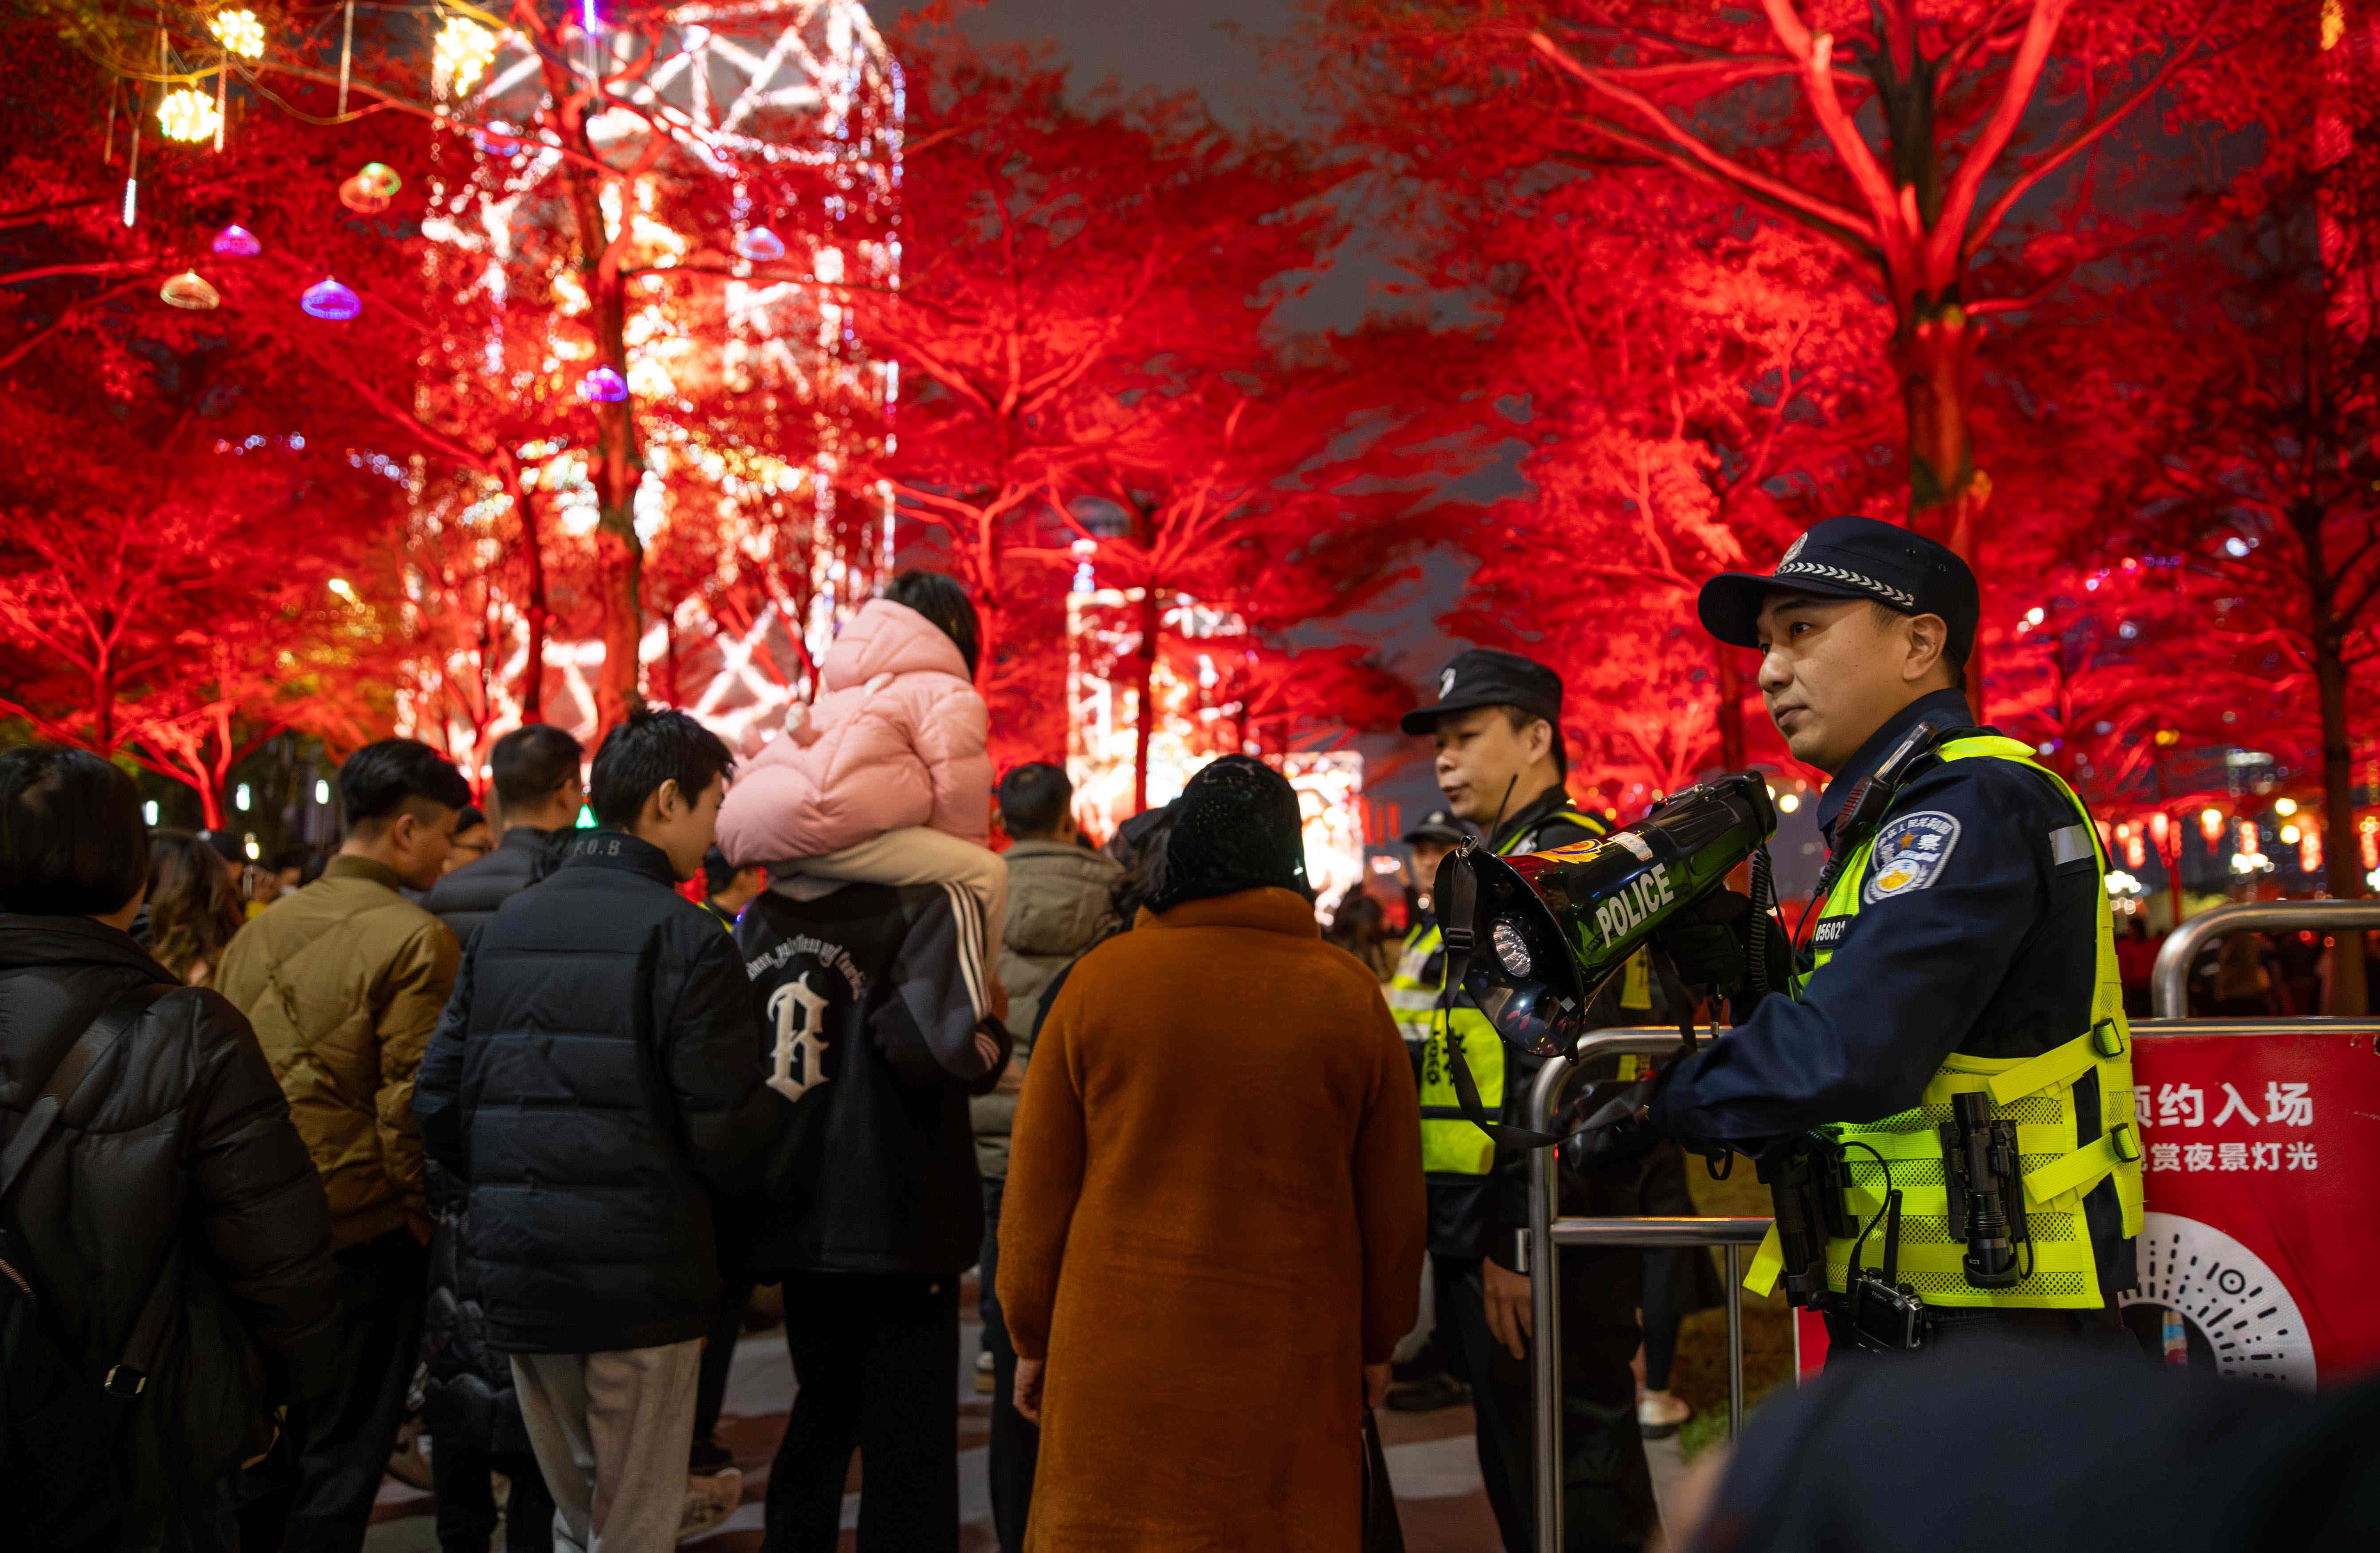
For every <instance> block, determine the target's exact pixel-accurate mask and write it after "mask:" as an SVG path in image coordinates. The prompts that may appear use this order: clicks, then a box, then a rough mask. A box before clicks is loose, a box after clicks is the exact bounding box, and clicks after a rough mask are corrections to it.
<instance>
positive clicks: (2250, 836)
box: [2240, 819, 2265, 857]
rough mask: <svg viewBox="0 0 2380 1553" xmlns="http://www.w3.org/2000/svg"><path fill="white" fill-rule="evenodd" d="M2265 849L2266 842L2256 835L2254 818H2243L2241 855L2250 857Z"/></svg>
mask: <svg viewBox="0 0 2380 1553" xmlns="http://www.w3.org/2000/svg"><path fill="white" fill-rule="evenodd" d="M2264 850H2265V845H2264V843H2263V842H2262V841H2260V840H2259V839H2258V838H2257V835H2256V822H2255V821H2254V820H2253V819H2243V820H2241V821H2240V853H2241V855H2244V856H2248V857H2253V856H2255V855H2257V854H2259V853H2261V852H2263V851H2264Z"/></svg>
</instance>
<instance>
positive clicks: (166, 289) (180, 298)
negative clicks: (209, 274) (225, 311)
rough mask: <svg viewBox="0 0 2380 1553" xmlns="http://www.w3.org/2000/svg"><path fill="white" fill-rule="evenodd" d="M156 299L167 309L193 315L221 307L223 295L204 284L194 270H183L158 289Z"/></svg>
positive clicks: (203, 278) (201, 277)
mask: <svg viewBox="0 0 2380 1553" xmlns="http://www.w3.org/2000/svg"><path fill="white" fill-rule="evenodd" d="M157 297H158V299H159V300H160V301H163V302H164V304H165V305H166V306H167V307H169V308H184V309H188V310H189V311H191V312H194V313H203V312H212V311H213V310H214V309H217V308H220V307H222V306H223V294H222V293H221V292H218V291H217V290H216V289H215V288H214V287H213V286H212V285H208V284H207V283H206V280H205V277H203V276H201V275H200V273H198V272H197V271H196V270H185V271H183V272H182V273H180V274H178V275H176V276H175V277H174V278H173V279H172V280H169V281H167V282H166V283H165V284H164V285H162V286H160V287H158V290H157Z"/></svg>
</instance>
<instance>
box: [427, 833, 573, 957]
mask: <svg viewBox="0 0 2380 1553" xmlns="http://www.w3.org/2000/svg"><path fill="white" fill-rule="evenodd" d="M577 833H578V832H577V831H568V830H564V831H532V830H530V829H529V828H528V826H526V825H516V826H514V827H513V828H512V829H511V830H509V831H505V832H504V839H503V840H501V841H499V842H497V843H496V846H495V850H494V851H492V852H491V853H489V854H488V855H486V856H485V857H482V858H480V859H479V860H478V861H477V862H473V863H466V864H464V865H463V866H462V867H459V868H457V869H455V871H454V872H453V873H451V874H447V875H446V876H444V877H443V878H442V879H440V880H439V881H438V882H437V883H435V884H433V885H431V887H430V893H429V894H428V895H426V896H424V897H423V898H422V902H421V904H422V908H423V909H424V910H426V911H428V912H429V913H430V914H431V916H435V917H437V918H438V920H439V921H441V922H443V923H444V924H446V928H447V930H448V931H449V932H451V933H453V934H454V935H455V942H456V943H469V942H470V941H471V935H472V934H473V933H475V932H477V931H479V930H480V928H482V927H484V926H486V924H487V921H488V918H490V917H492V916H495V915H496V908H497V907H498V906H501V905H503V904H504V903H505V902H506V901H509V900H511V899H512V898H513V897H514V896H515V895H517V894H519V893H520V892H522V891H524V890H526V889H528V887H529V886H530V885H532V884H535V883H537V882H538V881H539V880H541V879H543V878H545V876H546V875H548V874H550V873H552V872H553V870H554V869H555V868H556V867H559V866H560V865H561V862H562V849H563V845H564V843H566V842H568V841H569V840H570V839H571V838H572V837H573V836H575V835H577Z"/></svg>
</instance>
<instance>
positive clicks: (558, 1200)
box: [413, 711, 782, 1547]
mask: <svg viewBox="0 0 2380 1553" xmlns="http://www.w3.org/2000/svg"><path fill="white" fill-rule="evenodd" d="M730 764H731V761H730V758H729V756H728V753H727V749H726V746H724V745H722V744H721V743H720V742H719V740H718V739H717V737H716V736H715V735H713V734H710V733H709V732H708V731H706V730H705V729H703V728H702V726H701V725H700V724H699V723H697V722H695V721H694V720H693V719H692V718H690V717H687V716H686V714H685V713H683V712H678V711H644V712H637V713H636V714H634V715H632V716H631V717H630V718H629V719H628V720H627V721H626V722H624V723H622V724H621V725H620V726H618V727H616V728H614V729H613V731H612V733H611V734H610V735H609V736H608V737H606V738H605V739H604V741H603V746H602V748H601V750H600V751H598V752H597V754H596V757H595V770H594V782H593V784H592V785H593V789H594V791H593V794H592V798H593V803H594V807H595V814H596V818H597V819H598V820H599V821H600V822H601V827H602V828H601V829H600V830H596V831H586V832H582V833H581V834H580V835H578V836H577V837H576V838H574V839H573V841H572V842H571V843H569V845H568V846H567V847H566V848H565V856H564V858H563V863H562V866H561V867H559V868H557V869H556V870H555V871H554V872H553V875H552V876H551V877H549V878H548V879H547V880H545V881H544V882H543V883H541V884H540V885H538V886H537V888H535V889H533V890H525V891H523V892H520V893H519V894H517V895H516V896H514V897H513V898H512V899H511V900H509V901H506V902H505V903H504V905H503V906H502V907H501V908H499V909H498V911H497V912H496V915H495V916H494V917H492V919H491V920H490V921H489V922H488V923H487V925H486V926H485V927H483V928H480V930H479V931H478V932H477V933H476V934H475V935H473V937H472V940H471V944H470V947H469V948H468V950H467V951H466V952H465V954H464V957H463V965H462V970H461V974H460V975H459V976H458V977H457V978H456V981H455V994H454V997H453V999H452V1000H451V1001H449V1002H448V1004H447V1006H446V1012H445V1014H444V1016H443V1018H442V1019H441V1020H440V1022H439V1025H438V1030H437V1033H436V1035H435V1036H433V1037H431V1043H430V1050H429V1054H428V1055H427V1056H426V1057H424V1058H423V1060H422V1063H421V1071H420V1073H419V1076H418V1077H417V1078H416V1080H415V1086H414V1102H413V1103H414V1111H415V1114H416V1115H417V1116H418V1117H419V1121H420V1124H421V1137H422V1145H423V1147H424V1149H425V1150H426V1152H427V1153H428V1155H429V1157H430V1159H431V1160H432V1161H434V1162H435V1163H437V1164H439V1165H441V1166H443V1167H444V1168H445V1169H447V1170H449V1171H454V1172H455V1175H457V1176H458V1177H459V1178H460V1179H461V1180H462V1181H463V1183H465V1188H466V1190H467V1192H468V1203H467V1206H466V1207H465V1209H464V1215H463V1236H462V1256H461V1267H460V1273H461V1277H462V1279H463V1280H464V1282H465V1283H466V1284H468V1286H469V1287H471V1288H473V1289H475V1290H476V1291H477V1292H478V1297H479V1302H480V1307H481V1310H482V1312H483V1313H484V1317H485V1320H486V1324H487V1326H486V1341H487V1343H488V1344H489V1346H491V1347H492V1348H493V1349H495V1350H496V1351H498V1352H500V1353H505V1354H507V1355H509V1357H510V1359H511V1367H512V1374H513V1383H514V1385H515V1387H516V1389H518V1391H519V1394H520V1402H521V1413H522V1417H523V1420H524V1422H525V1423H526V1424H527V1426H528V1435H529V1439H530V1443H531V1444H532V1445H533V1446H534V1448H535V1450H536V1454H537V1460H538V1464H539V1466H540V1468H541V1469H542V1471H543V1475H544V1479H545V1484H546V1486H547V1488H548V1489H549V1490H551V1491H552V1493H553V1498H554V1504H555V1509H556V1515H557V1522H558V1523H557V1526H556V1528H555V1530H556V1536H557V1540H567V1541H568V1542H570V1543H571V1544H573V1545H575V1546H578V1547H587V1546H589V1545H590V1543H589V1539H590V1537H591V1538H593V1539H595V1540H596V1541H598V1542H600V1543H601V1544H602V1545H605V1546H615V1545H616V1546H619V1547H668V1546H669V1545H670V1544H671V1543H672V1542H673V1541H674V1539H675V1534H676V1531H677V1528H678V1523H679V1514H680V1510H681V1507H682V1505H683V1502H684V1499H685V1489H686V1453H687V1445H688V1442H689V1440H690V1439H691V1438H692V1432H693V1426H694V1398H695V1381H696V1375H697V1370H698V1365H699V1361H700V1355H701V1351H702V1341H703V1336H704V1334H705V1333H706V1332H707V1331H708V1330H709V1329H710V1318H711V1312H712V1309H713V1306H714V1305H715V1304H716V1302H717V1299H718V1295H719V1268H718V1241H719V1227H718V1222H717V1220H718V1213H717V1209H716V1207H714V1203H715V1201H716V1200H717V1199H719V1198H723V1197H729V1196H733V1195H735V1194H738V1193H740V1192H743V1191H745V1190H747V1189H748V1188H750V1187H752V1186H754V1185H757V1184H758V1183H759V1177H760V1169H761V1164H762V1161H763V1159H764V1158H765V1156H766V1153H767V1150H768V1149H769V1147H770V1146H771V1142H772V1140H773V1138H774V1135H775V1128H776V1124H777V1122H778V1121H779V1115H778V1112H779V1111H780V1110H782V1105H781V1102H779V1101H778V1100H777V1098H776V1097H774V1096H773V1095H771V1094H770V1093H769V1091H768V1089H767V1088H766V1086H764V1084H763V1082H762V1080H763V1074H764V1071H765V1070H764V1069H763V1068H762V1066H761V1053H762V1049H763V1043H762V1038H761V1028H760V1020H759V1007H758V1005H757V1003H756V1001H755V998H754V993H753V989H752V985H751V983H750V981H749V980H748V979H747V977H746V976H745V974H744V966H743V963H742V961H741V960H740V959H739V958H738V956H737V954H736V951H735V944H734V942H733V941H732V940H730V939H729V938H728V936H727V935H726V934H725V933H722V932H721V931H720V930H719V924H718V922H717V921H716V920H714V919H713V918H712V917H711V916H710V915H709V914H708V913H706V912H705V911H703V909H702V908H701V907H700V906H698V905H696V904H693V903H692V902H691V901H688V900H686V898H685V897H683V896H681V895H680V894H678V892H677V890H676V885H677V884H678V882H679V881H681V880H686V879H688V878H691V877H692V876H693V875H694V873H695V872H696V871H697V870H698V869H699V868H700V867H701V866H702V858H703V854H704V853H705V852H707V851H709V850H710V844H711V842H712V839H713V835H714V830H715V822H716V819H717V816H718V810H719V799H720V795H721V794H722V792H723V791H724V790H725V785H726V783H725V779H726V774H727V771H728V769H729V766H730ZM599 1411H600V1412H601V1413H602V1415H603V1416H602V1418H601V1424H600V1426H590V1422H589V1416H590V1413H595V1412H599ZM431 1439H432V1451H431V1453H432V1457H433V1459H434V1458H435V1454H436V1448H435V1440H436V1433H435V1430H434V1429H433V1431H432V1435H431Z"/></svg>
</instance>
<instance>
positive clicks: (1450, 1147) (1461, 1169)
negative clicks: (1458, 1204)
mask: <svg viewBox="0 0 2380 1553" xmlns="http://www.w3.org/2000/svg"><path fill="white" fill-rule="evenodd" d="M1555 820H1564V821H1567V822H1569V823H1570V824H1573V825H1575V826H1578V827H1579V828H1580V829H1581V830H1584V831H1586V832H1588V833H1589V834H1590V835H1597V836H1603V835H1609V834H1610V831H1611V828H1610V827H1609V826H1608V825H1606V824H1605V823H1604V822H1603V821H1602V820H1600V819H1596V818H1595V817H1594V816H1592V815H1586V814H1581V813H1579V812H1578V811H1577V810H1576V809H1556V810H1555V811H1554V812H1553V813H1551V814H1548V815H1547V816H1546V817H1545V818H1544V819H1539V820H1537V821H1536V824H1533V825H1531V826H1529V827H1528V828H1527V829H1526V830H1524V831H1516V832H1515V833H1514V834H1513V835H1512V839H1511V840H1509V841H1507V842H1506V843H1504V844H1503V845H1502V846H1500V847H1498V848H1497V849H1496V855H1498V856H1500V857H1509V856H1511V855H1512V854H1513V853H1515V852H1518V851H1519V850H1521V843H1522V842H1523V841H1524V839H1529V838H1534V837H1535V836H1536V833H1537V831H1538V829H1539V827H1541V826H1544V825H1548V824H1550V823H1552V822H1553V821H1555ZM1442 948H1443V940H1442V939H1441V937H1440V935H1439V929H1438V925H1437V924H1436V923H1432V924H1430V925H1429V926H1427V927H1426V928H1415V930H1414V931H1413V932H1412V933H1411V934H1410V935H1408V936H1407V937H1406V939H1405V947H1404V953H1403V957H1402V958H1401V959H1400V960H1399V961H1398V963H1397V970H1396V975H1394V976H1393V977H1390V978H1389V1012H1390V1014H1392V1015H1394V1016H1395V1018H1396V1021H1397V1025H1398V1029H1399V1031H1400V1032H1401V1033H1402V1034H1403V1036H1404V1037H1405V1038H1406V1039H1407V1040H1408V1041H1414V1042H1418V1043H1422V1058H1421V1168H1422V1171H1423V1173H1424V1174H1427V1175H1486V1174H1487V1173H1488V1171H1489V1170H1490V1169H1491V1168H1492V1167H1493V1166H1494V1165H1495V1163H1496V1145H1495V1142H1494V1140H1492V1139H1491V1138H1489V1137H1488V1134H1485V1133H1483V1132H1481V1131H1480V1130H1479V1129H1478V1128H1477V1127H1475V1126H1474V1125H1473V1124H1472V1123H1471V1122H1470V1121H1469V1119H1467V1118H1466V1117H1464V1115H1463V1106H1462V1103H1461V1101H1460V1100H1458V1099H1457V1098H1456V1097H1455V1093H1454V1073H1453V1068H1452V1066H1451V1064H1450V1063H1449V1062H1448V1061H1447V1043H1448V1041H1449V1040H1450V1039H1453V1040H1459V1041H1461V1042H1462V1043H1463V1063H1464V1065H1465V1066H1467V1067H1468V1068H1470V1070H1471V1077H1472V1079H1473V1081H1474V1082H1475V1083H1476V1084H1477V1085H1478V1086H1479V1104H1480V1106H1481V1108H1482V1109H1483V1110H1486V1111H1487V1112H1488V1115H1489V1116H1491V1117H1494V1116H1501V1115H1502V1114H1503V1108H1504V1042H1503V1041H1502V1039H1501V1038H1500V1037H1498V1036H1497V1034H1496V1027H1495V1026H1494V1025H1491V1024H1489V1023H1488V1016H1487V1015H1486V1014H1484V1013H1480V1012H1479V1011H1478V1010H1477V1009H1472V1008H1456V1009H1454V1010H1453V1011H1452V1019H1451V1028H1450V1025H1449V1021H1448V1017H1447V1016H1446V1015H1444V1014H1441V1013H1439V994H1440V992H1441V990H1442V989H1443V988H1444V986H1445V981H1446V957H1445V955H1444V954H1443V953H1442V952H1441V951H1442ZM1432 961H1436V962H1437V964H1436V965H1432V964H1431V962H1432Z"/></svg>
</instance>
